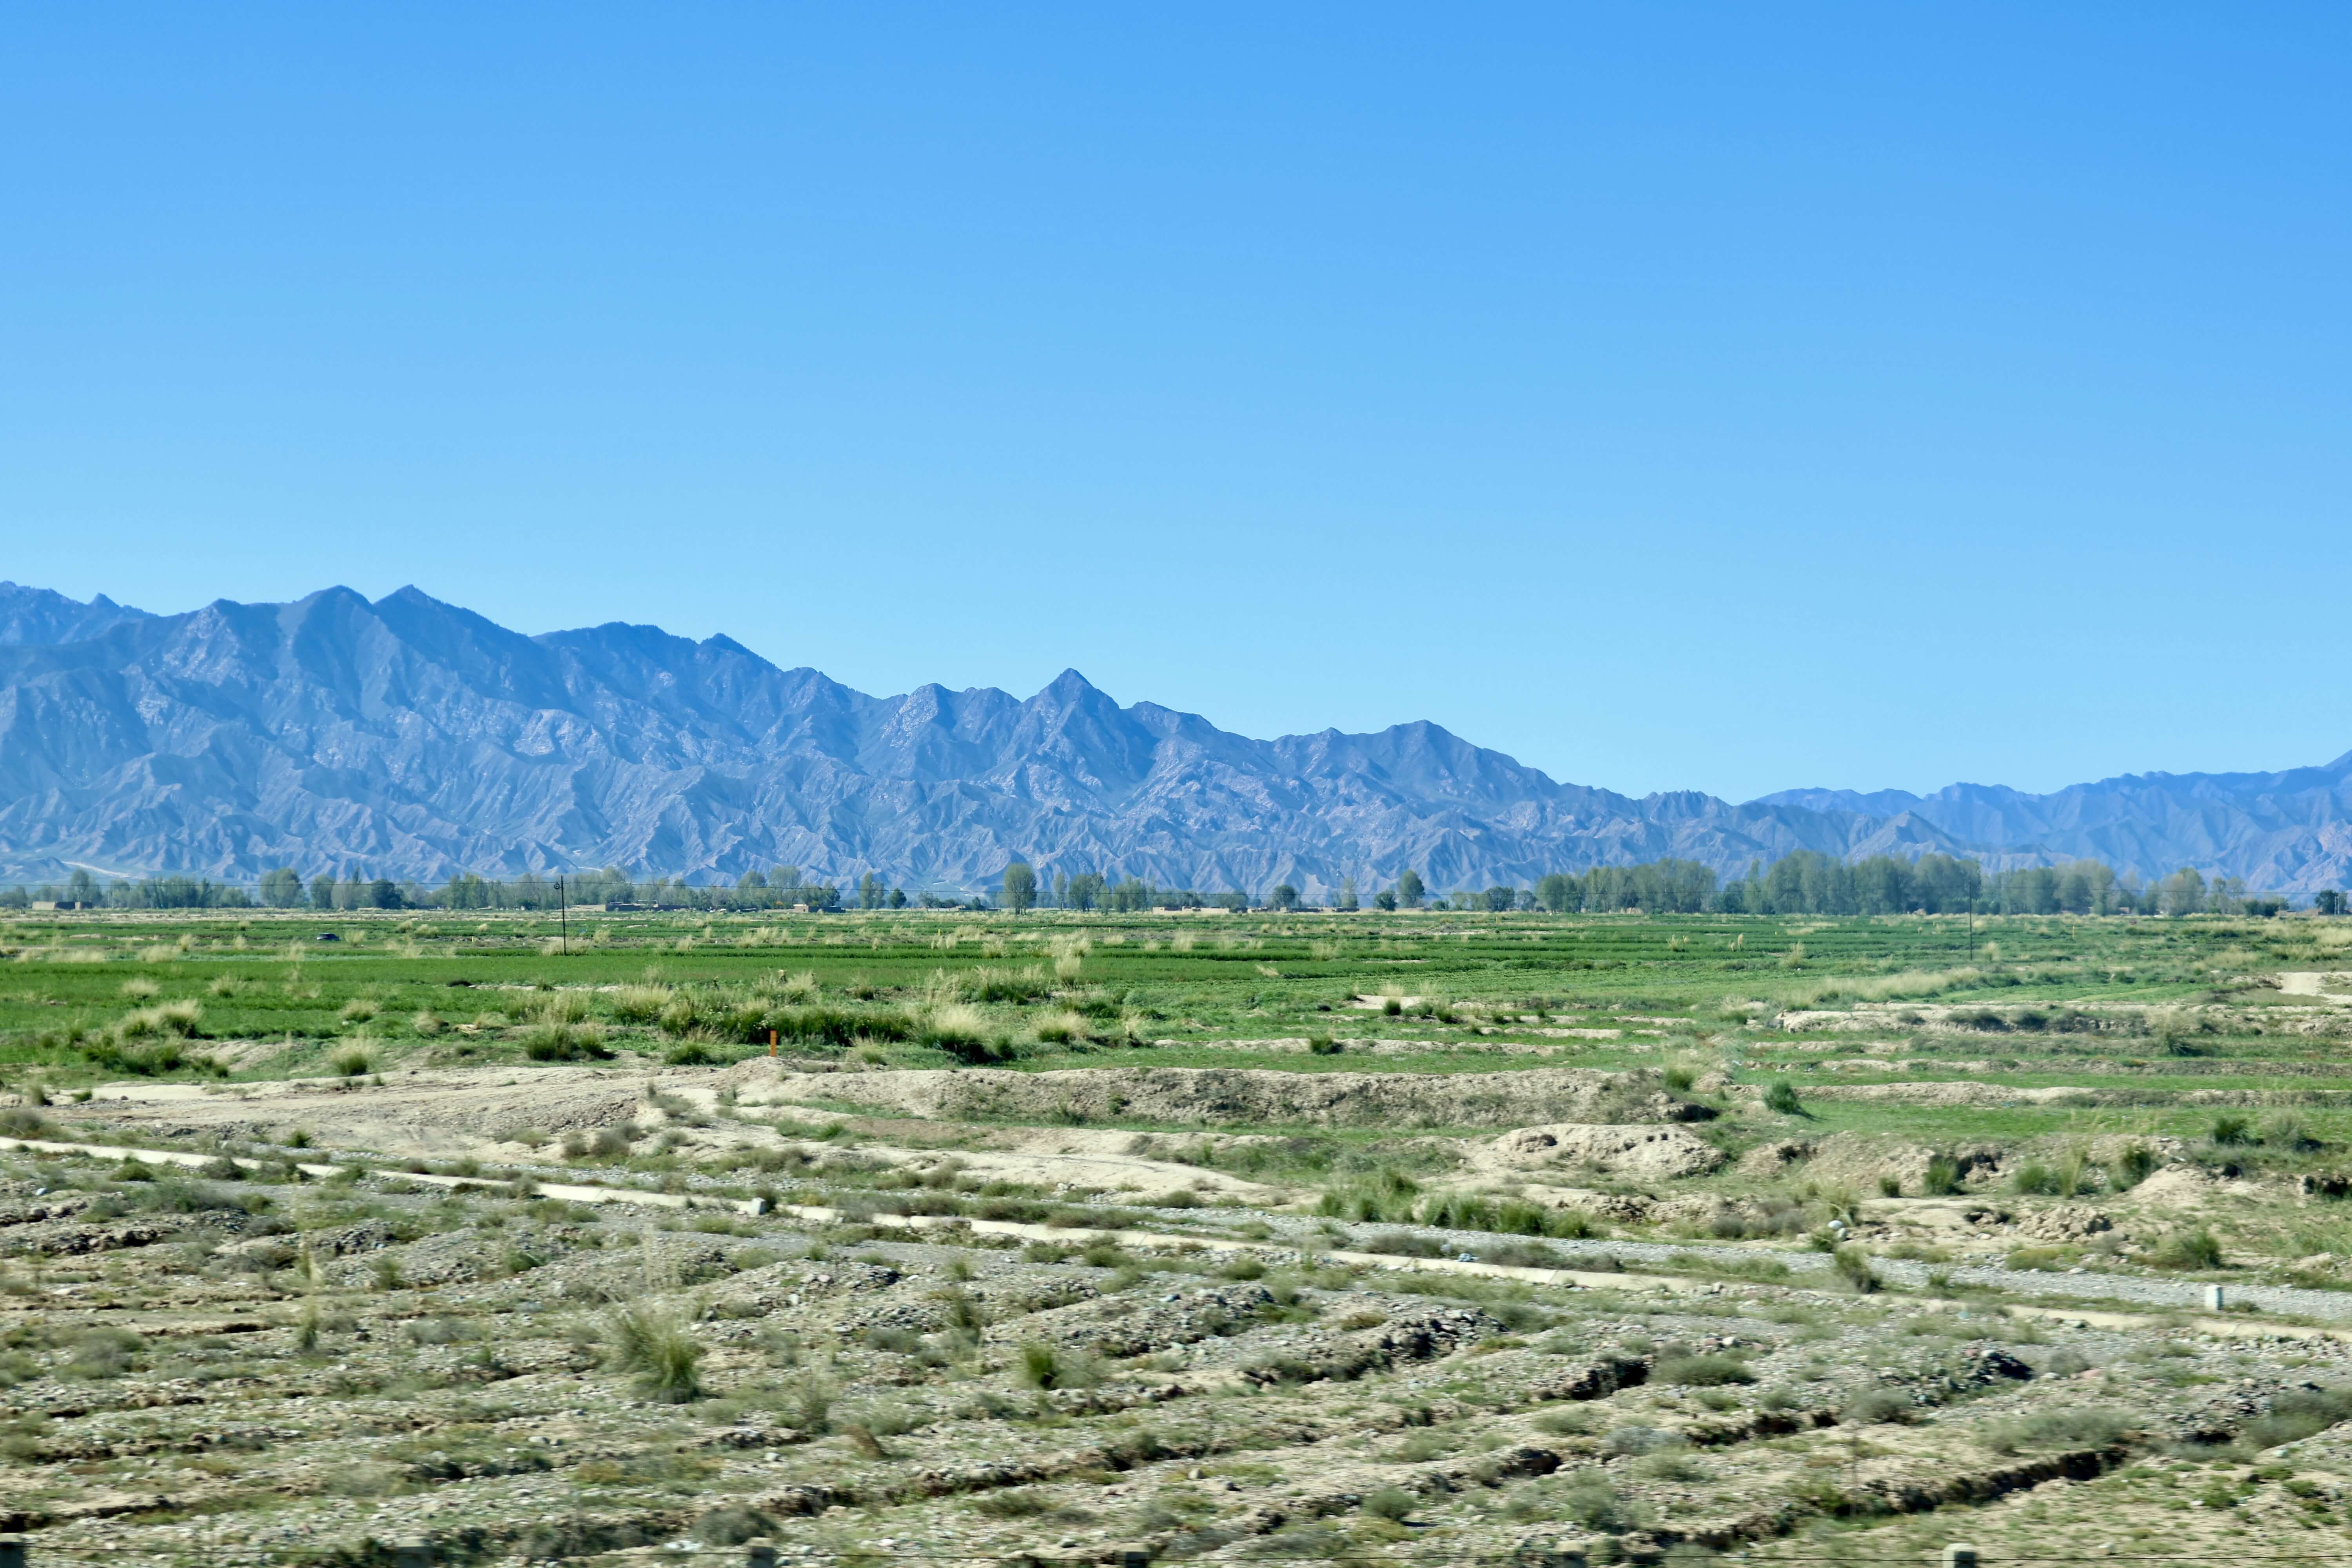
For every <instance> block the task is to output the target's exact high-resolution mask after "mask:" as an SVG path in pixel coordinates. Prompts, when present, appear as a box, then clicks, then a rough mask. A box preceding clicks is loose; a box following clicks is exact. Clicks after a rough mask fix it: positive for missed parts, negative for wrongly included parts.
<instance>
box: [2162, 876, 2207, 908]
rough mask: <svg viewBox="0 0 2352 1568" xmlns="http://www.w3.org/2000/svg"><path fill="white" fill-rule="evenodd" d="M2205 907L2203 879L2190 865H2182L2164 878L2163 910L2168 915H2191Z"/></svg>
mask: <svg viewBox="0 0 2352 1568" xmlns="http://www.w3.org/2000/svg"><path fill="white" fill-rule="evenodd" d="M2204 907H2205V879H2204V878H2203V877H2202V876H2200V875H2199V874H2198V872H2197V869H2196V868H2194V867H2191V866H2183V867H2182V868H2180V869H2179V870H2178V871H2175V872H2174V873H2173V874H2172V875H2171V876H2169V877H2167V878H2166V879H2164V912H2165V913H2166V914H2168V915H2193V914H2195V913H2197V912H2198V911H2199V910H2201V909H2203V908H2204Z"/></svg>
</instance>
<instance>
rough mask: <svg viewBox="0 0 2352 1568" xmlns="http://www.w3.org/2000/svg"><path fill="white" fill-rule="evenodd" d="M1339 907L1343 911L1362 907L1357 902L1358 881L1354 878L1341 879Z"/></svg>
mask: <svg viewBox="0 0 2352 1568" xmlns="http://www.w3.org/2000/svg"><path fill="white" fill-rule="evenodd" d="M1339 907H1340V908H1341V909H1343V910H1353V909H1360V908H1361V907H1362V906H1361V905H1360V904H1358V903H1357V902H1356V879H1354V878H1353V877H1342V878H1340V879H1339Z"/></svg>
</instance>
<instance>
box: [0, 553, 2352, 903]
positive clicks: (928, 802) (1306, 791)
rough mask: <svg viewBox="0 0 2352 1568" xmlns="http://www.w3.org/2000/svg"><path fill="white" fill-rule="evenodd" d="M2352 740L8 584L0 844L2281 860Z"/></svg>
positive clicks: (1490, 872)
mask: <svg viewBox="0 0 2352 1568" xmlns="http://www.w3.org/2000/svg"><path fill="white" fill-rule="evenodd" d="M2347 822H2352V753H2347V756H2346V757H2345V758H2341V759H2338V760H2337V761H2336V763H2331V764H2329V765H2328V766H2326V767H2323V768H2315V769H2301V770H2294V771H2291V772H2289V773H2271V774H2184V775H2179V776H2178V777H2175V776H2172V775H2167V774H2155V773H2151V774H2139V775H2133V776H2130V777H2126V778H2122V779H2116V780H2108V781H2104V782H2103V783H2101V784H2089V785H2077V786H2074V788H2073V789H2070V790H2063V791H2059V792H2056V793H2055V794H2053V795H2025V794H2022V793H2021V792H2018V791H2015V790H2010V789H2006V788H2004V787H2002V786H1999V785H1976V784H1957V785H1953V786H1950V787H1948V788H1947V789H1945V790H1942V791H1938V792H1937V793H1936V794H1935V795H1928V796H1918V795H1910V794H1908V793H1906V792H1902V791H1877V792H1870V793H1866V794H1865V793H1861V792H1852V791H1842V790H1792V791H1784V792H1781V794H1780V795H1773V796H1767V797H1765V798H1763V799H1761V800H1757V801H1750V802H1748V803H1746V804H1745V805H1731V804H1729V803H1727V802H1725V801H1721V800H1718V799H1717V798H1715V797H1714V796H1712V795H1704V794H1701V793H1698V792H1696V791H1686V790H1685V791H1671V792H1662V793H1659V794H1655V795H1650V796H1648V797H1647V798H1645V799H1642V800H1634V799H1631V798H1629V797H1627V796H1624V795H1616V794H1613V793H1612V792H1610V791H1608V790H1605V789H1600V788H1594V787H1590V786H1585V785H1578V784H1561V783H1559V782H1558V781H1555V780H1553V779H1551V778H1549V777H1548V776H1547V775H1546V774H1544V773H1542V772H1540V771H1539V770H1538V769H1535V768H1531V767H1528V766H1526V765H1525V764H1523V763H1519V762H1517V760H1516V759H1514V758H1512V757H1509V756H1507V755H1505V754H1504V753H1502V752H1495V751H1491V750H1488V749H1486V748H1483V747H1480V746H1477V745H1475V744H1474V743H1472V742H1468V741H1466V740H1464V739H1463V738H1462V737H1460V736H1458V735H1455V734H1454V733H1453V732H1452V731H1448V730H1446V729H1445V728H1444V726H1443V725H1441V724H1438V723H1436V722H1434V721H1430V720H1425V719H1423V720H1413V721H1406V722H1402V723H1398V724H1394V725H1391V726H1389V727H1388V728H1386V729H1383V730H1379V731H1371V732H1369V733H1348V732H1344V731H1339V730H1336V729H1325V730H1321V731H1315V732H1313V733H1310V734H1304V735H1290V736H1281V737H1277V738H1276V739H1273V740H1254V739H1251V738H1249V737H1247V736H1243V735H1236V734H1233V733H1230V732H1228V731H1223V730H1220V729H1218V728H1217V727H1216V726H1215V725H1214V724H1213V723H1212V722H1210V721H1208V720H1207V719H1205V718H1203V717H1202V716H1201V715H1199V714H1195V713H1188V712H1184V711H1181V710H1175V709H1171V708H1166V707H1162V706H1160V705H1159V704H1156V703H1152V702H1148V701H1138V702H1134V703H1132V704H1129V705H1126V706H1122V705H1120V703H1119V702H1118V700H1115V699H1114V698H1112V697H1111V696H1110V695H1109V694H1108V693H1107V692H1105V691H1103V690H1102V689H1100V688H1098V687H1097V686H1095V685H1094V684H1093V683H1092V682H1091V681H1089V680H1087V678H1086V677H1085V676H1084V675H1083V674H1081V673H1080V672H1079V671H1077V670H1076V669H1075V668H1069V669H1065V670H1063V671H1062V672H1061V673H1060V674H1058V675H1056V676H1055V678H1054V679H1052V680H1051V681H1049V682H1047V683H1046V684H1045V686H1044V687H1043V688H1041V689H1039V690H1038V691H1037V692H1035V693H1034V694H1033V695H1032V696H1030V697H1028V698H1025V699H1021V698H1015V697H1013V696H1012V695H1010V694H1008V693H1006V692H1004V691H1003V690H1000V689H996V688H994V687H973V688H969V689H963V690H960V691H957V690H950V689H948V688H946V687H944V686H941V685H938V684H929V685H925V686H920V687H918V688H916V689H914V690H912V691H909V692H907V693H905V694H904V695H901V696H897V697H872V696H867V695H866V694H865V693H863V692H859V691H856V690H854V689H851V688H849V687H846V686H844V685H842V684H841V683H839V682H837V681H835V680H834V679H831V678H830V677H828V676H826V675H825V674H824V673H823V672H822V671H821V670H818V669H815V668H810V667H808V666H800V667H797V668H791V669H784V668H778V667H777V666H776V665H775V664H773V663H772V662H771V661H769V660H768V659H766V658H761V656H760V655H758V654H756V653H754V652H753V651H751V649H750V648H747V647H744V646H743V645H742V644H740V643H739V642H737V641H735V640H734V639H733V638H731V637H727V636H725V635H723V634H714V635H712V636H710V637H705V638H703V639H702V640H700V641H696V640H694V639H692V638H688V637H677V636H674V635H672V634H671V633H669V632H667V631H665V630H663V629H662V628H661V627H658V626H641V625H632V624H629V623H625V622H619V621H614V622H607V623H605V624H604V625H601V626H587V627H582V628H577V629H573V630H568V631H559V632H551V633H546V634H543V635H541V636H537V637H527V636H524V635H522V634H520V633H518V632H514V631H511V630H509V629H508V628H506V627H503V626H499V625H498V624H497V623H495V622H493V621H490V620H489V619H488V618H487V617H485V616H480V615H478V614H477V613H475V612H473V611H471V610H467V609H466V608H464V607H463V606H460V605H453V604H449V603H447V602H446V601H443V600H440V599H437V598H435V597H434V596H433V595H430V594H427V593H425V591H424V590H422V589H420V588H418V587H416V586H415V585H414V584H410V585H406V586H404V587H402V588H400V589H397V590H395V591H394V592H393V593H391V594H387V595H384V596H383V597H382V598H380V599H377V600H373V601H370V600H369V599H368V598H367V597H366V596H365V595H362V594H360V593H358V592H357V591H356V590H353V589H352V588H349V587H344V586H337V587H332V588H327V589H322V590H320V592H318V593H316V594H312V595H308V596H306V597H304V598H302V599H299V600H297V601H294V602H292V603H290V604H281V605H247V604H238V603H236V602H234V601H229V600H220V601H215V603H214V604H212V605H206V606H205V608H204V609H202V610H199V611H194V612H191V613H189V614H186V615H182V616H150V615H147V614H146V613H145V612H142V611H138V610H132V609H128V608H126V607H124V606H121V605H115V604H114V603H113V602H112V601H111V600H109V599H106V598H105V597H104V595H100V596H99V597H97V598H95V599H93V600H92V601H90V602H89V604H87V605H83V604H79V603H78V602H76V601H74V600H71V599H68V598H66V597H65V596H64V595H58V594H54V593H51V592H49V591H47V590H43V589H31V588H23V587H20V586H18V585H16V584H0V877H6V878H10V879H18V878H24V879H47V878H52V877H55V876H59V875H62V874H63V868H64V867H66V866H67V865H68V863H69V862H72V861H86V862H89V863H94V864H106V865H117V866H129V867H137V868H142V869H147V870H153V871H164V870H172V871H184V872H202V873H206V874H210V875H215V876H232V877H240V878H245V877H251V876H253V875H255V874H257V873H258V872H259V871H261V870H263V869H266V868H268V867H272V866H276V865H280V864H285V865H291V866H293V867H295V868H297V869H299V870H300V871H302V872H303V873H304V874H305V875H315V874H317V873H319V872H320V871H331V872H335V873H337V874H341V875H351V874H356V873H358V872H361V871H365V872H367V873H368V874H370V875H389V876H414V877H417V878H420V879H438V878H441V877H445V876H447V875H449V874H451V873H453V872H456V871H459V870H474V871H480V872H484V873H486V874H493V875H512V874H514V873H517V872H519V871H520V870H523V869H549V868H562V867H590V866H604V865H608V864H612V865H620V866H624V867H627V868H633V869H641V870H645V871H659V872H663V873H672V874H675V873H684V874H688V875H701V876H717V877H727V878H733V877H737V876H740V874H741V873H742V872H743V871H746V870H750V869H752V868H766V867H768V866H771V865H773V864H777V863H780V862H781V863H791V864H796V865H800V866H802V867H803V868H805V869H806V870H807V871H809V872H811V873H812V874H814V875H818V876H824V877H835V878H841V879H849V878H855V877H856V876H858V875H860V874H863V873H864V872H866V871H875V872H878V873H880V874H882V875H883V876H885V877H887V878H888V879H892V880H894V881H898V882H901V883H904V884H907V885H909V886H927V885H928V886H937V887H947V888H959V889H969V888H972V887H977V886H981V885H984V884H986V883H988V882H990V881H991V880H992V879H993V878H994V877H995V876H996V875H997V874H999V873H1001V871H1002V870H1003V867H1004V865H1005V863H1006V862H1007V861H1008V860H1010V859H1012V858H1015V857H1021V858H1027V859H1029V860H1031V861H1032V862H1033V863H1034V864H1036V865H1038V866H1039V868H1041V869H1042V870H1045V871H1046V872H1047V873H1048V874H1051V873H1052V872H1054V871H1056V870H1065V871H1071V872H1076V871H1080V870H1096V871H1102V872H1105V873H1111V874H1120V875H1136V876H1141V877H1145V878H1148V879H1151V880H1153V881H1155V882H1159V883H1161V884H1163V885H1178V886H1185V885H1190V886H1198V887H1202V888H1203V889H1213V888H1218V887H1227V886H1231V887H1238V888H1241V889H1244V890H1248V891H1251V892H1262V891H1264V890H1265V889H1267V888H1269V887H1271V886H1272V885H1273V884H1274V883H1275V882H1276V881H1278V880H1286V881H1288V882H1290V883H1291V884H1292V885H1293V886H1295V887H1297V888H1299V889H1302V891H1304V892H1306V893H1307V895H1308V896H1309V897H1310V898H1312V897H1316V896H1318V895H1319V894H1320V893H1321V892H1322V891H1325V890H1328V889H1332V888H1335V887H1336V886H1337V885H1338V884H1339V881H1340V880H1341V879H1343V878H1347V877H1353V878H1355V879H1357V881H1358V882H1359V884H1360V885H1363V886H1366V887H1370V886H1376V885H1379V884H1381V883H1383V882H1385V881H1388V880H1391V879H1393V878H1394V877H1395V876H1396V875H1397V873H1399V872H1400V871H1402V869H1404V868H1406V867H1408V866H1410V867H1412V868H1415V869H1418V870H1420V871H1421V872H1422V873H1423V876H1424V877H1425V878H1427V879H1429V881H1430V882H1431V883H1432V884H1433V885H1434V886H1437V887H1440V888H1452V887H1458V886H1464V885H1477V886H1485V885H1486V884H1489V883H1492V882H1495V881H1506V882H1514V883H1518V884H1521V885H1524V884H1526V883H1528V882H1530V881H1532V880H1533V879H1536V878H1537V877H1538V876H1540V875H1541V874H1543V873H1544V872H1546V871H1549V870H1556V869H1558V870H1572V869H1578V868H1582V867H1584V866H1588V865H1591V864H1594V863H1598V862H1603V861H1606V862H1615V863H1625V862H1631V861H1638V860H1645V859H1654V858H1658V857H1660V856H1663V855H1676V856H1682V857H1685V858H1692V859H1696V860H1700V861H1703V862H1705V863H1706V864H1708V865H1710V866H1713V867H1715V868H1717V870H1719V871H1723V872H1727V873H1736V872H1738V871H1739V870H1742V869H1744V868H1746V867H1747V865H1748V863H1749V862H1750V861H1752V860H1756V859H1770V858H1775V857H1777V856H1779V855H1781V854H1785V853H1787V852H1789V851H1790V850H1791V849H1797V848H1811V849H1816V850H1820V851H1822V852H1823V853H1828V854H1836V855H1851V854H1862V853H1894V854H1906V855H1916V854H1919V853H1922V852H1925V851H1927V850H1929V849H1940V850H1945V851H1948V852H1953V853H1974V854H1979V855H1981V856H1983V857H1984V858H1987V859H1988V860H1989V861H1990V862H1991V863H1993V864H1995V865H2001V864H2015V863H2025V862H2033V861H2042V860H2049V859H2056V858H2069V857H2071V856H2074V855H2084V854H2088V855H2096V856H2099V857H2100V858H2105V859H2107V860H2109V861H2110V862H2111V863H2114V864H2116V866H2118V867H2119V868H2124V869H2130V870H2138V871H2140V872H2142V873H2143V874H2160V873H2161V872H2163V871H2167V870H2169V869H2171V868H2172V867H2174V866H2176V865H2179V864H2192V865H2198V866H2200V868H2206V869H2209V870H2214V871H2228V872H2231V873H2232V874H2235V875H2239V876H2242V877H2244V878H2245V879H2247V880H2248V881H2249V882H2251V883H2253V884H2254V885H2256V886H2260V887H2266V888H2273V889H2284V890H2290V891H2305V890H2309V889H2315V888H2317V887H2320V886H2329V885H2334V884H2335V883H2336V882H2338V881H2341V880H2343V879H2345V877H2346V874H2347V870H2352V832H2347V831H2346V828H2345V825H2346V824H2347Z"/></svg>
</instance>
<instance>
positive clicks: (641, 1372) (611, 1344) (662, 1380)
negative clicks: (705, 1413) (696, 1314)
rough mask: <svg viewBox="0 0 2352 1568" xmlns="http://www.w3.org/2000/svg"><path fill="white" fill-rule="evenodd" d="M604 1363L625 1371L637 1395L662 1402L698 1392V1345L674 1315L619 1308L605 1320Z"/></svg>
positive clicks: (690, 1398) (684, 1399) (698, 1394)
mask: <svg viewBox="0 0 2352 1568" xmlns="http://www.w3.org/2000/svg"><path fill="white" fill-rule="evenodd" d="M604 1339H605V1346H606V1351H605V1364H606V1365H607V1366H609V1367H611V1368H612V1369H613V1370H614V1371H615V1372H624V1373H631V1374H633V1375H634V1377H635V1381H636V1387H637V1393H638V1394H639V1395H640V1396H641V1397H643V1398H646V1399H651V1400H655V1401H656V1402H658V1403H660V1404H663V1405H686V1404H689V1403H691V1402H692V1401H694V1400H697V1399H699V1398H701V1397H702V1375H701V1371H700V1367H701V1362H702V1347H701V1346H700V1345H699V1344H698V1343H696V1342H695V1340H694V1336H693V1335H691V1334H689V1333H688V1332H687V1331H686V1327H685V1325H684V1324H682V1323H680V1322H679V1321H677V1319H675V1318H671V1317H667V1316H665V1315H663V1314H661V1313H659V1312H657V1311H656V1310H653V1309H652V1308H649V1307H624V1308H622V1309H621V1310H618V1311H616V1312H614V1314H613V1316H612V1318H611V1320H610V1321H608V1322H607V1323H606V1325H605V1335H604Z"/></svg>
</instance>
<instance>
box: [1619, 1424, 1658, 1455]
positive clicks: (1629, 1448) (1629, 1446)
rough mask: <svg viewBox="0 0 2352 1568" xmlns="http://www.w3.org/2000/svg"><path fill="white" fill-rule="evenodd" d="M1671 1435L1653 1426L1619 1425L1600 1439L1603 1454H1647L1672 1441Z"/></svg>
mask: <svg viewBox="0 0 2352 1568" xmlns="http://www.w3.org/2000/svg"><path fill="white" fill-rule="evenodd" d="M1674 1440H1675V1439H1674V1437H1673V1436H1672V1435H1670V1434H1668V1433H1664V1432H1661V1431H1659V1430H1658V1429H1657V1428H1656V1427H1655V1426H1620V1427H1618V1428H1617V1429H1616V1430H1615V1431H1612V1432H1611V1433H1610V1434H1609V1436H1606V1437H1604V1438H1602V1439H1601V1452H1602V1453H1604V1454H1612V1455H1618V1454H1649V1453H1654V1452H1656V1451H1657V1450H1658V1449H1660V1448H1663V1447H1666V1446H1667V1445H1668V1444H1670V1443H1672V1442H1673V1441H1674Z"/></svg>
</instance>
